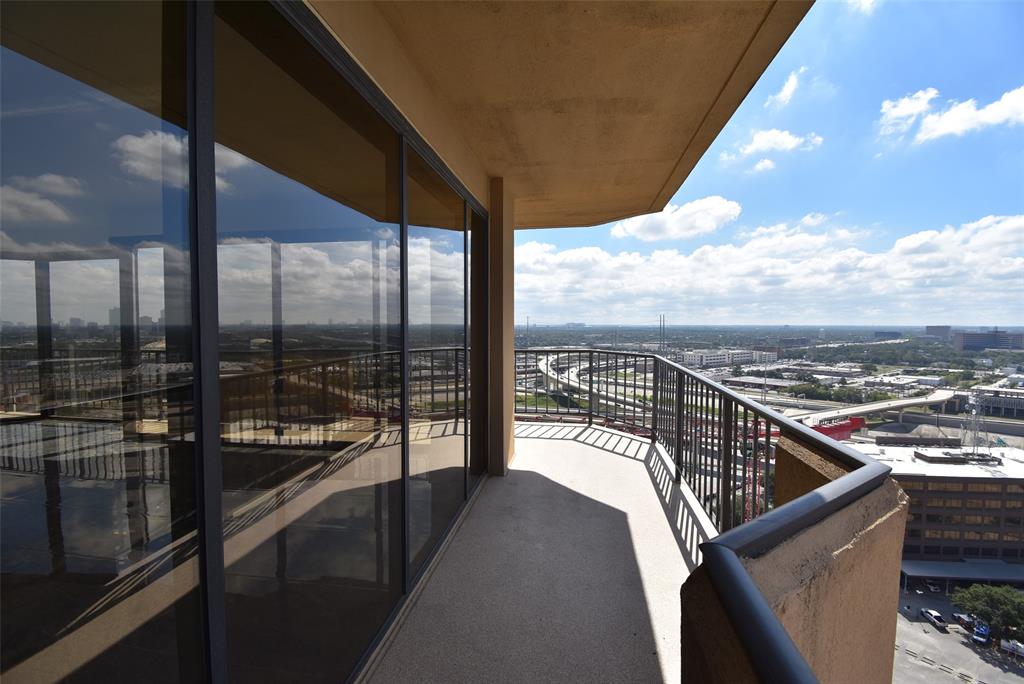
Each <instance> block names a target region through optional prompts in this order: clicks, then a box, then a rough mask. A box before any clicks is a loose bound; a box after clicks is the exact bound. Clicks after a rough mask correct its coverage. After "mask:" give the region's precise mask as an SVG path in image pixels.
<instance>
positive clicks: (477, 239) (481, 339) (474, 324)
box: [467, 212, 487, 486]
mask: <svg viewBox="0 0 1024 684" xmlns="http://www.w3.org/2000/svg"><path fill="white" fill-rule="evenodd" d="M469 229H470V230H469V237H470V240H469V263H470V273H469V282H470V287H469V291H468V296H467V300H468V301H467V304H468V305H469V312H470V313H469V330H468V331H467V332H468V333H469V336H470V337H469V344H470V357H469V358H470V371H471V373H470V380H469V382H468V387H469V388H470V390H471V395H470V400H469V410H470V421H469V426H470V434H469V440H470V448H469V478H470V486H472V484H473V483H474V482H475V481H476V480H478V479H479V478H480V476H481V475H483V474H484V472H486V470H487V234H486V233H487V220H486V219H485V218H484V217H483V216H480V215H479V214H477V213H476V212H473V213H471V214H470V223H469Z"/></svg>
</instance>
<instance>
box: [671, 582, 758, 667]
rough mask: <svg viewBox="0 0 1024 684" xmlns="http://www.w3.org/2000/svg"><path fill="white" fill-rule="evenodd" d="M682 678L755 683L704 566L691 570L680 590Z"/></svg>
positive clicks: (737, 639) (744, 654) (745, 657)
mask: <svg viewBox="0 0 1024 684" xmlns="http://www.w3.org/2000/svg"><path fill="white" fill-rule="evenodd" d="M680 605H681V609H682V620H681V625H680V627H681V641H682V644H681V645H682V650H681V654H682V663H681V669H682V680H683V681H684V682H706V683H708V684H743V683H744V682H751V683H753V682H757V676H756V675H755V674H754V669H753V667H752V666H751V664H750V660H749V658H747V652H746V651H745V650H744V649H743V646H742V645H741V644H740V639H739V636H737V634H736V630H735V629H733V626H732V622H731V621H730V620H729V616H728V615H726V614H725V608H724V607H723V606H722V603H721V601H719V600H718V592H716V591H715V588H714V587H713V586H712V585H711V579H710V578H709V577H708V572H707V569H706V568H705V567H704V566H703V565H701V566H699V567H698V568H697V569H696V570H694V571H693V574H691V575H690V576H689V577H688V578H687V579H686V582H685V583H684V584H683V588H682V591H681V592H680Z"/></svg>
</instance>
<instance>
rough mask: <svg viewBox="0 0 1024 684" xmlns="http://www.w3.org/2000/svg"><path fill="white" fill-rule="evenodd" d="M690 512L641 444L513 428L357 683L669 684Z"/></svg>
mask: <svg viewBox="0 0 1024 684" xmlns="http://www.w3.org/2000/svg"><path fill="white" fill-rule="evenodd" d="M696 508H697V506H696V502H695V500H694V499H693V497H692V494H691V493H690V492H689V490H688V489H686V488H685V487H684V488H682V489H680V488H679V487H677V486H676V485H674V483H673V482H672V475H671V471H670V467H668V466H666V462H665V460H664V457H663V455H662V454H661V453H660V452H659V450H658V449H656V448H653V447H652V446H651V444H650V442H649V440H647V439H643V438H638V437H634V436H631V435H626V434H623V433H619V432H615V431H612V430H608V429H605V428H599V427H593V428H588V427H586V426H580V425H553V424H539V423H518V424H517V425H516V456H515V460H514V461H513V463H512V466H511V471H510V473H509V475H508V476H507V477H504V478H502V477H492V478H489V479H488V480H486V481H485V482H484V484H483V485H482V489H481V491H480V492H478V495H477V496H476V498H475V499H474V501H473V502H472V504H471V508H469V510H468V511H467V512H466V514H465V515H464V516H463V518H462V520H461V523H460V525H459V527H458V528H457V529H456V530H455V532H454V533H453V534H452V536H451V537H450V540H449V542H448V544H447V547H446V548H445V549H444V551H443V552H442V555H440V556H439V558H438V560H437V562H436V563H435V564H434V566H433V568H432V570H431V572H430V575H429V576H428V577H426V578H425V579H424V582H423V583H422V585H421V588H420V590H419V591H418V592H417V594H415V595H414V596H413V598H412V600H411V601H410V603H409V605H408V607H407V609H406V611H405V614H404V619H401V620H400V622H399V623H398V626H397V628H396V629H395V630H393V631H392V634H391V636H390V637H389V639H388V640H387V641H386V642H385V644H384V645H383V647H382V648H381V649H380V651H379V652H378V655H377V657H376V658H375V659H374V660H373V662H371V663H370V665H369V667H368V669H367V671H366V673H365V678H366V680H367V681H371V682H409V681H435V682H477V681H480V682H482V681H487V682H495V681H506V682H511V681H559V682H564V681H580V682H583V681H586V682H596V681H601V682H608V681H630V682H656V681H671V682H678V681H679V678H680V671H679V661H680V658H679V620H680V611H679V588H680V585H681V584H682V582H683V580H685V579H686V577H687V575H688V574H689V572H690V570H691V569H692V568H693V567H694V565H695V561H696V545H697V544H699V543H700V542H702V541H705V540H706V539H707V535H708V534H713V531H712V529H711V526H710V523H709V521H708V520H707V518H706V517H705V516H704V515H703V513H702V512H700V511H697V510H696Z"/></svg>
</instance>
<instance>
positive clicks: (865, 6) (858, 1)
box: [846, 0, 878, 16]
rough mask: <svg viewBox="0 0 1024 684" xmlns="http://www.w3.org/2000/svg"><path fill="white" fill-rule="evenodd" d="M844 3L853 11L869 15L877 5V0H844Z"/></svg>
mask: <svg viewBox="0 0 1024 684" xmlns="http://www.w3.org/2000/svg"><path fill="white" fill-rule="evenodd" d="M846 5H847V7H849V8H850V9H852V10H853V11H854V12H860V13H861V14H866V15H868V16H870V15H871V13H872V12H874V11H875V8H876V7H878V0H846Z"/></svg>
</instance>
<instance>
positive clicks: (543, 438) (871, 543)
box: [364, 350, 906, 682]
mask: <svg viewBox="0 0 1024 684" xmlns="http://www.w3.org/2000/svg"><path fill="white" fill-rule="evenodd" d="M516 369H517V370H516V378H517V382H516V411H517V423H516V427H515V437H516V456H515V460H514V461H513V463H512V466H511V469H510V472H509V474H508V476H507V477H506V478H490V479H488V480H487V481H485V483H484V486H482V487H481V488H480V489H479V490H478V492H477V494H476V496H475V497H474V499H473V500H472V501H471V503H470V505H469V506H467V509H466V510H465V512H464V513H463V515H462V517H461V518H460V521H459V522H458V523H457V526H456V528H455V530H454V531H453V534H452V535H451V537H450V540H449V542H448V543H447V545H446V547H445V548H444V549H443V550H442V551H441V552H440V553H439V554H438V557H437V560H436V561H435V563H434V565H433V566H432V567H431V568H430V570H429V571H428V574H427V575H426V576H425V581H424V582H422V583H421V585H420V588H419V589H418V590H417V592H415V593H414V595H413V597H412V600H411V601H410V602H409V604H408V606H407V608H406V610H405V611H404V614H403V615H402V616H400V617H399V618H398V620H397V621H396V623H395V626H394V627H393V628H392V630H391V632H390V633H389V635H388V637H387V638H386V639H385V640H384V642H383V643H382V646H381V647H380V648H379V649H378V651H377V653H376V654H375V657H374V658H373V659H372V660H371V661H370V663H369V665H368V667H367V669H366V670H365V671H364V680H365V681H370V682H399V681H409V680H410V679H412V678H424V679H428V680H431V681H457V680H461V681H484V680H489V679H494V678H495V677H498V678H507V679H510V680H531V681H540V680H546V681H565V680H586V681H596V680H604V681H620V680H632V681H659V680H662V681H680V679H682V681H702V682H703V681H721V682H727V681H728V682H736V681H780V682H782V681H785V682H795V681H819V680H820V681H829V682H833V681H850V682H854V681H856V682H865V681H876V682H883V681H889V680H890V679H891V675H892V656H891V654H892V648H893V643H894V638H895V611H896V607H897V598H898V596H897V584H896V582H894V581H892V582H888V583H886V582H884V581H883V582H882V583H881V584H880V583H879V582H878V578H884V577H889V578H895V577H897V576H898V567H899V556H900V548H901V545H902V535H903V525H904V516H905V510H906V499H905V497H904V496H903V495H902V493H901V492H900V491H899V490H898V489H897V488H896V487H895V485H894V484H893V483H892V482H891V481H890V480H889V478H888V471H887V468H885V467H884V466H881V465H880V464H878V463H875V462H872V461H869V460H867V459H864V458H863V457H861V456H859V455H857V454H855V453H851V452H849V451H848V450H846V449H845V448H844V447H843V446H842V445H841V444H839V443H837V442H834V441H832V440H830V439H828V438H826V437H824V436H822V435H819V434H817V433H815V432H813V431H811V430H809V429H808V428H805V427H804V426H802V425H799V424H797V423H794V422H793V421H791V420H788V419H786V418H785V417H783V416H781V415H779V414H777V413H775V412H773V411H771V410H770V409H767V408H765V407H763V406H760V405H758V404H756V403H755V402H752V401H750V400H748V399H746V398H745V397H741V396H739V395H736V394H734V393H732V392H730V391H729V390H727V389H725V388H723V387H721V386H719V385H717V384H716V383H714V382H711V381H709V380H707V379H705V378H703V377H701V376H699V375H697V374H695V373H692V372H690V371H688V370H686V369H684V368H681V367H679V366H677V365H675V364H673V363H671V362H669V361H667V360H665V359H663V358H660V357H656V356H652V355H644V354H628V353H621V352H605V351H593V350H518V351H517V353H516ZM684 580H685V582H684ZM680 583H683V588H682V592H681V593H680V591H679V585H680ZM851 617H852V618H855V619H851ZM680 636H681V637H682V638H681V639H680ZM680 642H681V644H680Z"/></svg>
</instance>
